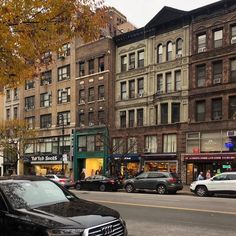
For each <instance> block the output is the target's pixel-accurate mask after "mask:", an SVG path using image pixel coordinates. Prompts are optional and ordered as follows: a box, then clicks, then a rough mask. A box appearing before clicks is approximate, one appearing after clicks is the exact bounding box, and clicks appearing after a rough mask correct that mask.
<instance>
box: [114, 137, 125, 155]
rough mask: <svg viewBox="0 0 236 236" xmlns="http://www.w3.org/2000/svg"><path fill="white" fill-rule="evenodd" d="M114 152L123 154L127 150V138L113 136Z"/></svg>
mask: <svg viewBox="0 0 236 236" xmlns="http://www.w3.org/2000/svg"><path fill="white" fill-rule="evenodd" d="M112 143H113V150H114V154H122V153H124V151H125V140H124V139H123V138H113V140H112Z"/></svg>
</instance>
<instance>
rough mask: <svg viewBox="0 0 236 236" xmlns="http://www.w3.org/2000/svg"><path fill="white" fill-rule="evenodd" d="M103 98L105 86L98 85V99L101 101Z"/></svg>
mask: <svg viewBox="0 0 236 236" xmlns="http://www.w3.org/2000/svg"><path fill="white" fill-rule="evenodd" d="M104 98H105V86H104V85H99V86H98V99H99V100H103V99H104Z"/></svg>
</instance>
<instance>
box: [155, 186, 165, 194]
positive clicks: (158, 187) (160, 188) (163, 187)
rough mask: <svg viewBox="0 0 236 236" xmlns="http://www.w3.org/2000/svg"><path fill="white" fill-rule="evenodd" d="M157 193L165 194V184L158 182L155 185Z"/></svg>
mask: <svg viewBox="0 0 236 236" xmlns="http://www.w3.org/2000/svg"><path fill="white" fill-rule="evenodd" d="M156 190H157V193H158V194H165V193H166V186H165V185H164V184H160V185H158V186H157V189H156Z"/></svg>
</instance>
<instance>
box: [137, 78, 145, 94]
mask: <svg viewBox="0 0 236 236" xmlns="http://www.w3.org/2000/svg"><path fill="white" fill-rule="evenodd" d="M143 82H144V79H143V78H140V79H138V84H137V86H138V88H137V90H138V96H139V97H143V94H144V85H143Z"/></svg>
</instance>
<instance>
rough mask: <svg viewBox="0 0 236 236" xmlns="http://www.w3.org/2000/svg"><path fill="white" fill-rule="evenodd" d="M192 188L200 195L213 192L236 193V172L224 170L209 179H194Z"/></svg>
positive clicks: (207, 194) (209, 194) (208, 194)
mask: <svg viewBox="0 0 236 236" xmlns="http://www.w3.org/2000/svg"><path fill="white" fill-rule="evenodd" d="M190 190H191V191H192V192H194V193H195V194H196V195H198V196H200V197H204V196H211V195H213V194H217V193H218V194H236V172H224V173H222V174H219V175H216V176H214V177H212V178H210V179H207V180H198V181H194V182H193V183H191V185H190Z"/></svg>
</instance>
